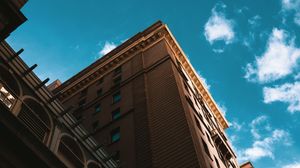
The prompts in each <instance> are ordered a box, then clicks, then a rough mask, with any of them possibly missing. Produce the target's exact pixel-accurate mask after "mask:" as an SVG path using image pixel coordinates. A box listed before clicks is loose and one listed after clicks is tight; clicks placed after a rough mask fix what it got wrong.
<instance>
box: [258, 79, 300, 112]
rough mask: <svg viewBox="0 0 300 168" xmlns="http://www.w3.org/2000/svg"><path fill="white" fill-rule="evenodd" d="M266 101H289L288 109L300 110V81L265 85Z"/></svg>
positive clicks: (291, 110)
mask: <svg viewBox="0 0 300 168" xmlns="http://www.w3.org/2000/svg"><path fill="white" fill-rule="evenodd" d="M263 94H264V102H265V103H272V102H275V101H280V102H284V103H288V105H289V106H288V111H289V112H291V113H294V112H296V111H300V82H295V83H286V84H283V85H281V86H275V87H264V89H263Z"/></svg>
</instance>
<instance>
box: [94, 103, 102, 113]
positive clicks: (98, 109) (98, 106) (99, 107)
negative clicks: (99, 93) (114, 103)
mask: <svg viewBox="0 0 300 168" xmlns="http://www.w3.org/2000/svg"><path fill="white" fill-rule="evenodd" d="M100 112H101V105H100V104H98V105H96V106H95V113H94V114H97V113H100Z"/></svg>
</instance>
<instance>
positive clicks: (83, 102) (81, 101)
mask: <svg viewBox="0 0 300 168" xmlns="http://www.w3.org/2000/svg"><path fill="white" fill-rule="evenodd" d="M84 104H85V99H82V100H80V101H79V102H78V106H79V107H82V106H84Z"/></svg>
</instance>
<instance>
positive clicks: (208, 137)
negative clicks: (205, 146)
mask: <svg viewBox="0 0 300 168" xmlns="http://www.w3.org/2000/svg"><path fill="white" fill-rule="evenodd" d="M206 136H207V139H208V141H209V143H210V144H211V146H214V145H213V143H212V140H211V137H210V136H209V135H208V133H207V132H206Z"/></svg>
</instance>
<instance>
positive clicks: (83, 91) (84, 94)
mask: <svg viewBox="0 0 300 168" xmlns="http://www.w3.org/2000/svg"><path fill="white" fill-rule="evenodd" d="M86 94H87V89H83V90H82V91H81V92H80V96H81V97H83V96H86Z"/></svg>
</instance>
